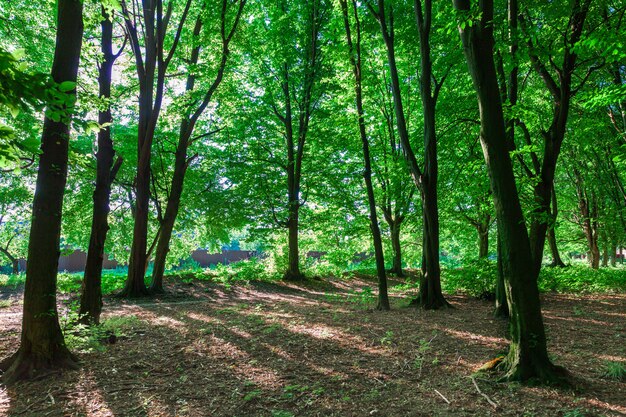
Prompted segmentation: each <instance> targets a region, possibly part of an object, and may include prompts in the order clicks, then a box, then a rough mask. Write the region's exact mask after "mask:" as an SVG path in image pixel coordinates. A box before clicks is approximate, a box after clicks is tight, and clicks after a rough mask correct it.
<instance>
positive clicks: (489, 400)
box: [470, 377, 498, 409]
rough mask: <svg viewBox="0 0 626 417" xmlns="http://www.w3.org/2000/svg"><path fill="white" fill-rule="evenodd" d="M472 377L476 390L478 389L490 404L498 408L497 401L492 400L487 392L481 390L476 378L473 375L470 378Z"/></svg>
mask: <svg viewBox="0 0 626 417" xmlns="http://www.w3.org/2000/svg"><path fill="white" fill-rule="evenodd" d="M470 379H471V380H472V382H473V383H474V386H475V387H476V391H478V393H479V394H480V395H482V396H483V397H484V398H485V399H486V400H487V402H488V403H489V404H491V406H492V407H493V408H495V409H498V404H496V403H495V402H493V401H492V400H491V398H489V396H487V394H485V393H483V392H482V391H481V390H480V388H478V384H477V383H476V380H475V379H474V378H473V377H472V378H470Z"/></svg>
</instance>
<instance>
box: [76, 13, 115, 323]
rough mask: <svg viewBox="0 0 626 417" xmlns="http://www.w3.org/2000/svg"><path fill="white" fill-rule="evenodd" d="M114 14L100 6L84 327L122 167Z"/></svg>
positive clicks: (94, 318)
mask: <svg viewBox="0 0 626 417" xmlns="http://www.w3.org/2000/svg"><path fill="white" fill-rule="evenodd" d="M112 13H113V11H112V10H107V9H105V8H104V6H103V7H102V21H101V22H100V26H101V28H102V38H101V51H102V62H101V63H100V65H99V68H98V85H99V97H100V99H101V100H102V101H103V104H102V106H104V108H102V109H100V110H99V112H98V123H99V124H100V126H101V127H100V130H99V131H98V152H97V153H96V187H95V189H94V192H93V197H92V199H93V214H92V218H91V234H90V237H89V248H88V249H87V262H86V264H85V274H84V276H83V284H82V291H81V295H80V310H79V315H80V317H81V318H80V320H81V321H82V322H83V323H84V324H89V323H96V324H97V323H99V322H100V312H101V311H102V262H103V260H104V243H105V242H106V238H107V233H108V231H109V221H108V216H109V212H110V210H111V209H110V200H111V185H112V184H113V182H114V181H115V177H116V175H117V172H118V171H119V169H120V167H121V165H122V160H123V159H122V158H121V157H120V156H118V157H117V159H116V160H115V162H114V157H115V150H114V148H113V140H112V138H111V124H112V123H113V118H112V117H111V106H110V102H109V101H110V98H111V77H112V72H113V64H114V63H115V60H116V59H117V57H119V55H120V54H121V53H122V50H123V46H122V48H121V49H120V50H119V51H118V52H117V53H115V54H114V53H113V16H112Z"/></svg>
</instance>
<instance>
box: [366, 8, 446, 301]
mask: <svg viewBox="0 0 626 417" xmlns="http://www.w3.org/2000/svg"><path fill="white" fill-rule="evenodd" d="M368 6H369V8H370V11H371V13H372V14H373V15H374V17H375V18H376V20H378V22H379V24H380V28H381V32H382V36H383V40H384V42H385V46H386V48H387V57H388V63H389V72H390V75H391V82H392V91H393V100H394V112H395V115H396V127H397V129H398V135H399V138H400V144H401V146H402V149H403V151H404V156H405V158H406V161H407V165H408V167H409V171H410V172H411V176H412V178H413V182H414V183H415V186H416V187H417V188H418V189H419V190H420V193H421V196H422V209H423V236H422V238H423V247H422V251H423V252H422V253H423V254H422V272H423V274H422V278H421V281H420V292H419V296H418V299H417V300H416V303H417V304H419V305H421V306H422V307H423V308H425V309H437V308H441V307H447V306H449V303H448V302H447V301H446V299H445V298H444V296H443V293H442V292H441V271H440V266H439V209H438V207H437V175H438V165H437V136H436V129H435V107H436V103H437V97H438V95H439V92H440V90H441V87H442V85H443V82H444V81H445V78H446V75H443V76H442V77H441V79H440V80H439V81H437V80H436V78H435V77H434V75H433V71H432V58H431V55H430V48H431V45H430V35H431V26H432V2H431V1H429V0H426V1H425V2H424V7H423V6H422V3H421V1H416V2H415V15H416V22H417V28H418V32H419V39H420V70H421V74H420V94H421V97H422V111H423V115H424V164H423V170H422V168H421V167H420V165H419V164H418V162H417V158H416V156H415V153H414V151H413V148H412V147H411V143H410V140H409V133H408V130H407V124H406V116H405V112H404V106H403V104H402V97H401V89H400V79H399V75H398V69H397V65H396V57H395V45H394V36H395V33H394V12H393V8H390V10H389V12H387V10H386V6H385V2H384V0H378V8H377V9H374V7H373V6H371V5H370V4H368ZM387 13H389V17H387ZM433 84H434V85H433Z"/></svg>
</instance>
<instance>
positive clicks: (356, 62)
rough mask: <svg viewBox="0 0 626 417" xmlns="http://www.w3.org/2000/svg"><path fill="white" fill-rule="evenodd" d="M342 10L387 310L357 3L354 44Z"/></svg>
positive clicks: (384, 302) (382, 300)
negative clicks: (363, 84) (365, 101)
mask: <svg viewBox="0 0 626 417" xmlns="http://www.w3.org/2000/svg"><path fill="white" fill-rule="evenodd" d="M339 3H340V5H341V10H342V13H343V21H344V26H345V30H346V38H347V42H348V49H349V53H350V64H351V66H352V72H353V74H354V91H355V102H356V109H357V115H358V124H359V136H360V138H361V144H362V146H363V166H364V170H363V180H364V181H365V189H366V190H367V203H368V205H369V219H370V230H371V232H372V240H373V243H374V255H375V258H376V275H377V277H378V306H377V308H378V309H379V310H385V311H387V310H389V309H390V305H389V296H388V294H387V275H386V273H385V256H384V254H383V242H382V238H381V235H380V227H379V226H378V216H377V214H376V198H375V197H374V186H373V185H372V166H371V159H370V151H369V139H368V138H367V133H366V131H365V118H364V114H365V112H364V110H363V89H362V85H361V22H360V20H359V14H358V9H357V4H356V1H355V0H352V2H351V3H352V10H353V12H354V19H355V34H356V44H353V42H352V34H351V30H350V20H349V17H348V5H347V2H346V0H340V1H339Z"/></svg>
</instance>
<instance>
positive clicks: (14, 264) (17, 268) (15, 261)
mask: <svg viewBox="0 0 626 417" xmlns="http://www.w3.org/2000/svg"><path fill="white" fill-rule="evenodd" d="M0 252H2V253H3V254H4V256H6V257H7V259H8V260H9V262H11V270H12V272H13V274H14V275H17V274H19V273H20V263H19V260H18V259H17V258H16V257H15V256H13V255H11V252H9V250H8V248H2V247H0Z"/></svg>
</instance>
